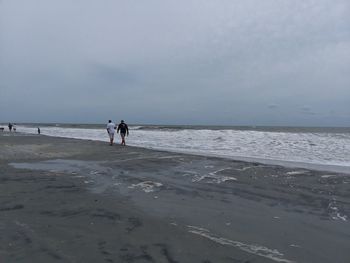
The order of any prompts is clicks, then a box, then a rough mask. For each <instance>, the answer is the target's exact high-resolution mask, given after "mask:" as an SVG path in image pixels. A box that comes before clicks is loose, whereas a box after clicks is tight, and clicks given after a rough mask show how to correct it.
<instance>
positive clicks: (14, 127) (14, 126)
mask: <svg viewBox="0 0 350 263" xmlns="http://www.w3.org/2000/svg"><path fill="white" fill-rule="evenodd" d="M12 129H13V131H14V132H16V130H17V127H16V123H14V124H13V126H12Z"/></svg>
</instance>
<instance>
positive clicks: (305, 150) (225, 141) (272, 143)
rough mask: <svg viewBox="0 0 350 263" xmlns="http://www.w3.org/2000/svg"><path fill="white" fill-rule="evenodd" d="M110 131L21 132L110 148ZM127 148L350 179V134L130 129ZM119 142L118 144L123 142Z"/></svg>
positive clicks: (65, 127)
mask: <svg viewBox="0 0 350 263" xmlns="http://www.w3.org/2000/svg"><path fill="white" fill-rule="evenodd" d="M105 126H106V125H104V124H103V125H102V124H101V125H99V124H96V125H91V124H76V125H72V124H21V125H17V131H18V132H23V133H29V134H36V133H37V127H40V129H41V134H43V135H47V136H56V137H66V138H76V139H86V140H96V141H105V142H106V143H107V142H108V136H107V132H106V128H105ZM129 129H130V135H129V137H128V138H127V144H128V145H131V146H138V147H144V148H149V149H157V150H166V151H172V152H179V153H191V154H199V155H205V156H217V157H223V158H230V159H234V160H241V161H254V162H259V163H265V164H277V165H283V166H290V167H300V168H309V169H316V170H326V171H334V172H343V173H349V174H350V128H305V127H244V126H215V127H214V126H161V125H159V126H156V125H130V126H129ZM115 141H116V142H117V143H119V136H117V135H116V138H115Z"/></svg>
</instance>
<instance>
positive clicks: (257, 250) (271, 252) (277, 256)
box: [187, 226, 295, 263]
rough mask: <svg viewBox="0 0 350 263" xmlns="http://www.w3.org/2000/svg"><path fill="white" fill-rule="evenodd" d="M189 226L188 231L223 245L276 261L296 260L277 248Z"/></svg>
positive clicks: (285, 262) (289, 262)
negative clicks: (288, 257)
mask: <svg viewBox="0 0 350 263" xmlns="http://www.w3.org/2000/svg"><path fill="white" fill-rule="evenodd" d="M187 227H188V229H189V230H188V232H190V233H192V234H196V235H199V236H202V237H205V238H207V239H209V240H211V241H214V242H216V243H219V244H221V245H226V246H231V247H235V248H238V249H241V250H243V251H245V252H248V253H250V254H254V255H258V256H261V257H265V258H268V259H271V260H273V261H276V262H282V263H295V261H291V260H288V259H284V258H283V254H282V253H281V252H279V251H278V250H277V249H270V248H267V247H263V246H258V245H249V244H244V243H242V242H239V241H234V240H230V239H227V238H223V237H218V236H215V235H213V234H211V233H210V231H209V230H207V229H205V228H201V227H196V226H187Z"/></svg>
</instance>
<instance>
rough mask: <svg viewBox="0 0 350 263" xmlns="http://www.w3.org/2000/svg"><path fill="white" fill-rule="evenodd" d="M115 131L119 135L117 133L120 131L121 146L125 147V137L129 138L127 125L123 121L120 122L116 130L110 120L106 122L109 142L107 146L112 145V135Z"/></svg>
mask: <svg viewBox="0 0 350 263" xmlns="http://www.w3.org/2000/svg"><path fill="white" fill-rule="evenodd" d="M116 129H117V133H119V131H120V137H121V138H122V143H121V145H125V135H126V136H129V128H128V125H127V124H126V123H125V122H124V120H121V121H120V123H119V125H118V128H117V127H116V125H115V124H114V123H113V122H112V121H111V120H109V121H108V123H107V133H108V135H109V141H110V144H109V145H111V146H112V145H113V141H114V133H115V130H116Z"/></svg>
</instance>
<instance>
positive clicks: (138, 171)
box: [0, 132, 350, 263]
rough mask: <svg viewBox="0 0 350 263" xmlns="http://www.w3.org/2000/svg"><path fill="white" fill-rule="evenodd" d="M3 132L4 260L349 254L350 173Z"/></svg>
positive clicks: (348, 258) (268, 258)
mask: <svg viewBox="0 0 350 263" xmlns="http://www.w3.org/2000/svg"><path fill="white" fill-rule="evenodd" d="M107 141H108V138H106V143H103V142H94V141H83V140H74V139H63V138H54V137H47V136H42V135H24V134H20V133H16V134H14V133H11V134H10V133H9V132H1V133H0V218H1V219H0V262H171V263H174V262H202V263H209V262H344V263H345V262H347V263H348V262H350V249H349V248H350V247H349V244H350V225H349V220H350V219H349V216H350V176H349V175H347V174H339V173H330V172H320V171H312V170H306V169H297V168H284V167H281V166H273V165H263V164H259V163H247V162H240V161H232V160H227V159H223V158H213V157H203V156H195V155H186V154H176V153H170V152H164V151H154V150H147V149H142V148H137V147H130V146H126V147H122V146H119V145H115V146H112V147H111V146H109V145H108V142H107Z"/></svg>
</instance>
